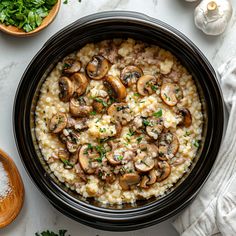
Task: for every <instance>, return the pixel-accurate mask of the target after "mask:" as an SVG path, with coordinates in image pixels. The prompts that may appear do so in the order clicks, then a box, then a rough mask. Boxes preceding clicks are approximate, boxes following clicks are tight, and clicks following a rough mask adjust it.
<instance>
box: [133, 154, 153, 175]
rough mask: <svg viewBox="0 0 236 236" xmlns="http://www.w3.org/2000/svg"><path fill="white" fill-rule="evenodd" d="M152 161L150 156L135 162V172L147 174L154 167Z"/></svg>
mask: <svg viewBox="0 0 236 236" xmlns="http://www.w3.org/2000/svg"><path fill="white" fill-rule="evenodd" d="M154 164H155V163H154V160H153V158H152V157H150V156H146V157H144V158H143V159H138V160H137V161H135V163H134V166H135V168H136V170H137V171H140V172H148V171H150V170H151V169H153V167H154Z"/></svg>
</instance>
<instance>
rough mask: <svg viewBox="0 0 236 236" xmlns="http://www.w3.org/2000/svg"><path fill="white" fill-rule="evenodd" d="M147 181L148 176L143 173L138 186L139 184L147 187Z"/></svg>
mask: <svg viewBox="0 0 236 236" xmlns="http://www.w3.org/2000/svg"><path fill="white" fill-rule="evenodd" d="M148 182H149V178H148V177H147V176H146V175H144V176H143V177H142V180H141V182H140V185H139V186H140V187H141V188H149V186H148V185H147V184H148Z"/></svg>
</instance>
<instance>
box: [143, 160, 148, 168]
mask: <svg viewBox="0 0 236 236" xmlns="http://www.w3.org/2000/svg"><path fill="white" fill-rule="evenodd" d="M141 163H143V164H144V165H145V166H148V167H149V165H148V164H147V163H146V162H145V161H144V160H141Z"/></svg>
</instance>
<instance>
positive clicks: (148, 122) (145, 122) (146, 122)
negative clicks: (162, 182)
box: [143, 119, 153, 126]
mask: <svg viewBox="0 0 236 236" xmlns="http://www.w3.org/2000/svg"><path fill="white" fill-rule="evenodd" d="M143 125H144V126H153V124H152V123H151V122H150V121H149V120H146V119H143Z"/></svg>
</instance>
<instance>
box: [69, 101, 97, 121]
mask: <svg viewBox="0 0 236 236" xmlns="http://www.w3.org/2000/svg"><path fill="white" fill-rule="evenodd" d="M69 109H70V113H71V115H72V116H74V117H87V116H88V115H89V113H90V112H91V111H92V110H93V108H92V106H88V105H84V104H81V102H80V101H78V100H77V99H75V98H72V99H71V100H70V104H69Z"/></svg>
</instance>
